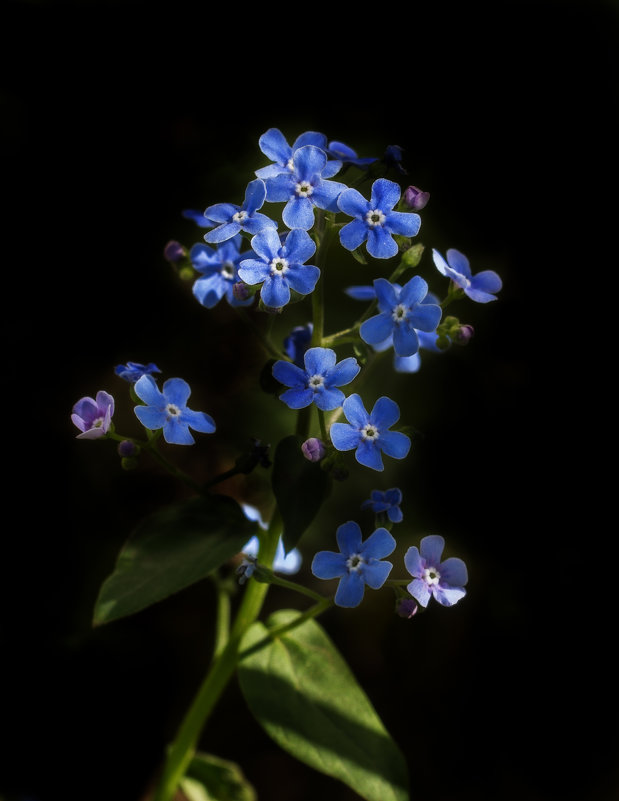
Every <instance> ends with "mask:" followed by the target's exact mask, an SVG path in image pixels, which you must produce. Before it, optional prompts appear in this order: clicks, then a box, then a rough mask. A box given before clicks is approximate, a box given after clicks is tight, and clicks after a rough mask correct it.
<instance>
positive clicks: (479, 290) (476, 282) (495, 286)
mask: <svg viewBox="0 0 619 801" xmlns="http://www.w3.org/2000/svg"><path fill="white" fill-rule="evenodd" d="M502 287H503V282H502V281H501V279H500V277H499V276H498V274H497V273H495V272H494V270H484V271H483V272H481V273H477V275H476V276H474V277H473V278H472V279H471V286H470V287H469V288H468V289H466V290H465V292H466V294H467V295H468V296H469V297H470V298H471V300H474V301H476V302H477V303H488V302H490V301H491V300H496V297H495V296H494V295H493V294H492V293H493V292H499V290H500V289H502Z"/></svg>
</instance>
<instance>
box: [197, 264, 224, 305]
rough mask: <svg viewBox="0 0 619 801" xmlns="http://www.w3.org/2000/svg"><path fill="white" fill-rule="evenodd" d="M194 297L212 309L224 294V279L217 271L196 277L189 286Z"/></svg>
mask: <svg viewBox="0 0 619 801" xmlns="http://www.w3.org/2000/svg"><path fill="white" fill-rule="evenodd" d="M191 290H192V292H193V294H194V296H195V297H196V299H197V300H198V301H199V302H200V303H201V304H202V305H203V306H206V308H207V309H212V308H213V307H214V306H216V305H217V304H218V303H219V301H220V300H221V299H222V298H223V296H224V295H225V294H226V281H225V279H222V277H221V275H219V273H217V274H215V275H209V276H205V277H204V278H198V279H196V280H195V281H194V284H193V286H192V288H191Z"/></svg>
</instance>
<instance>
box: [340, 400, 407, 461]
mask: <svg viewBox="0 0 619 801" xmlns="http://www.w3.org/2000/svg"><path fill="white" fill-rule="evenodd" d="M342 410H343V412H344V415H345V417H346V419H347V420H348V423H333V424H332V426H331V429H330V432H329V433H330V436H331V442H332V443H333V445H334V447H335V448H336V449H337V450H338V451H351V450H353V449H355V458H356V460H357V461H358V462H359V464H362V465H364V466H365V467H371V468H372V469H373V470H379V471H380V470H384V465H383V460H382V453H383V452H384V453H386V454H387V456H391V457H393V458H394V459H404V458H405V457H406V455H407V454H408V452H409V450H410V447H411V441H410V437H408V436H407V435H406V434H403V433H402V432H401V431H389V429H390V428H391V426H392V425H393V424H394V423H397V421H398V420H399V419H400V407H399V406H398V404H397V403H396V402H395V401H393V400H391V398H387V397H385V396H383V397H381V398H379V399H378V400H377V401H376V403H375V404H374V408H373V409H372V411H371V413H369V414H368V412H367V411H366V409H365V406H364V405H363V401H362V400H361V398H360V396H359V395H357V394H356V393H353V394H352V395H349V396H348V397H347V398H346V400H345V401H344V402H343V404H342Z"/></svg>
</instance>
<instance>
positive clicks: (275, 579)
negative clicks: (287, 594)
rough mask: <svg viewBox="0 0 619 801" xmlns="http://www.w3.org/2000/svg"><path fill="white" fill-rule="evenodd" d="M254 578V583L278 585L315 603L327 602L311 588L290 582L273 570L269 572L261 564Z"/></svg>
mask: <svg viewBox="0 0 619 801" xmlns="http://www.w3.org/2000/svg"><path fill="white" fill-rule="evenodd" d="M253 578H254V581H258V582H260V583H266V584H277V586H278V587H284V588H285V589H287V590H293V591H294V592H298V593H301V595H306V596H307V597H308V598H311V599H312V600H313V601H318V602H319V603H320V602H321V601H324V600H325V597H324V595H320V594H319V593H317V592H314V591H313V590H310V589H309V587H304V586H303V585H302V584H297V583H296V582H295V581H289V580H288V579H285V578H282V577H281V576H277V575H276V574H275V573H273V572H272V571H271V570H269V571H267V570H266V569H265V568H262V567H261V565H260V564H258V565H257V567H256V572H255V573H254V577H253Z"/></svg>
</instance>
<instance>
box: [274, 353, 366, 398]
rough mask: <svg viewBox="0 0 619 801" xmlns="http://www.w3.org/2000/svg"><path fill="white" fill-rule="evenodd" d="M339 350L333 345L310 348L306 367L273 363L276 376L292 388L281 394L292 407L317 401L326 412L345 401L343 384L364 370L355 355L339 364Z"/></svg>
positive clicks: (348, 382)
mask: <svg viewBox="0 0 619 801" xmlns="http://www.w3.org/2000/svg"><path fill="white" fill-rule="evenodd" d="M336 358H337V357H336V355H335V351H334V350H331V349H330V348H309V350H307V351H305V356H304V363H305V367H304V368H301V367H298V366H297V365H296V364H292V363H291V362H286V361H278V362H275V364H274V365H273V376H274V378H276V379H277V380H278V381H279V382H280V383H282V384H284V385H285V386H287V387H291V389H287V390H285V391H284V392H283V393H282V394H281V395H280V396H279V397H280V399H281V400H282V401H283V402H284V403H285V404H286V405H287V406H288V407H289V408H291V409H304V408H305V407H306V406H309V405H310V404H311V403H315V404H316V406H317V407H318V408H319V409H322V410H323V411H324V412H326V411H330V410H332V409H337V408H338V407H339V406H341V405H342V403H343V402H344V398H345V395H344V393H343V392H342V390H341V389H337V387H341V386H343V385H345V384H350V382H351V381H352V380H353V379H354V378H355V377H356V376H357V374H358V373H359V370H360V369H361V367H360V365H359V363H358V362H357V360H356V359H355V358H354V357H353V356H349V357H348V358H346V359H342V361H341V362H338V363H337V364H336Z"/></svg>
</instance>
